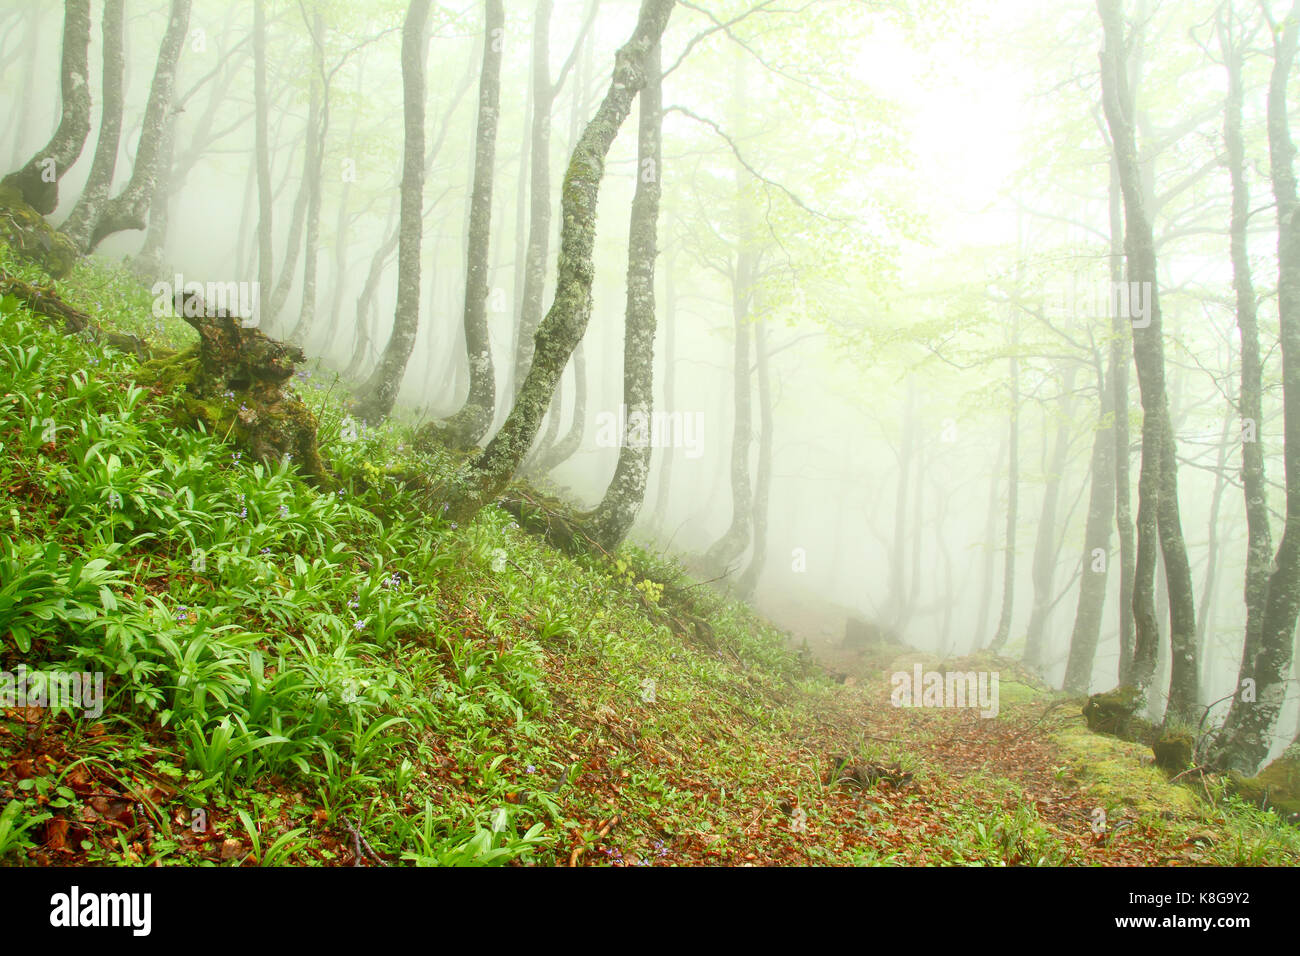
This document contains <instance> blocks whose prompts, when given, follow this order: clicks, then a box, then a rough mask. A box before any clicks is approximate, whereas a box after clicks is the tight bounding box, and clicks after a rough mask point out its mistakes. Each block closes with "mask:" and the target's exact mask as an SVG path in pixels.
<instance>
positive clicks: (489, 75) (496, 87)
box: [445, 0, 544, 445]
mask: <svg viewBox="0 0 1300 956" xmlns="http://www.w3.org/2000/svg"><path fill="white" fill-rule="evenodd" d="M505 22H506V14H505V7H504V6H503V4H502V2H501V0H487V18H486V23H485V30H484V36H483V68H482V70H481V72H480V73H479V89H478V135H477V137H476V139H475V146H474V192H473V195H472V197H471V199H470V212H469V259H468V263H467V266H466V270H465V312H464V323H465V354H466V357H467V358H468V359H469V395H468V396H467V397H466V399H465V404H464V406H463V407H462V408H461V410H460V411H459V412H457V413H456V414H455V415H454V416H452V417H451V418H450V419H448V421H447V422H446V423H445V427H446V428H447V429H448V431H449V432H450V433H451V435H452V436H453V438H454V440H455V441H456V442H458V443H459V444H462V445H475V444H478V442H479V441H480V440H481V439H482V438H483V436H484V435H486V434H487V431H488V429H489V428H490V427H491V426H492V419H493V416H494V415H495V414H496V370H495V369H494V368H493V364H492V342H491V339H490V338H489V336H488V325H487V299H488V275H489V266H488V252H489V246H490V244H491V232H492V185H493V178H494V176H495V175H496V148H497V127H498V126H499V125H500V120H501V48H502V44H503V42H504V32H505ZM543 42H544V41H543Z"/></svg>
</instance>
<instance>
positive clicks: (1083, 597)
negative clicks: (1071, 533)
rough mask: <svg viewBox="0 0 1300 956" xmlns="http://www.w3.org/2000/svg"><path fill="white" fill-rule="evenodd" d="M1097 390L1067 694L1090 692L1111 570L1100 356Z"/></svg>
mask: <svg viewBox="0 0 1300 956" xmlns="http://www.w3.org/2000/svg"><path fill="white" fill-rule="evenodd" d="M1096 366H1097V394H1098V397H1099V399H1100V403H1101V416H1100V418H1101V420H1100V422H1099V423H1098V425H1097V431H1096V434H1095V435H1094V436H1093V440H1092V468H1091V470H1090V472H1089V475H1090V477H1089V487H1088V518H1087V522H1086V524H1085V526H1084V533H1083V576H1082V578H1081V580H1080V582H1079V603H1078V605H1077V607H1076V608H1075V612H1074V630H1073V631H1072V632H1071V634H1070V653H1069V656H1068V657H1067V658H1066V662H1065V682H1064V684H1063V687H1064V689H1065V690H1066V692H1067V693H1071V694H1086V693H1087V692H1088V687H1089V685H1090V684H1091V682H1092V667H1093V663H1094V662H1095V660H1096V658H1097V641H1098V640H1099V638H1100V637H1101V620H1102V614H1103V612H1104V611H1105V607H1106V581H1107V578H1108V577H1109V573H1110V567H1109V565H1110V524H1111V519H1112V518H1113V517H1114V514H1115V462H1114V456H1115V437H1114V435H1113V434H1112V430H1113V429H1114V427H1115V401H1114V394H1113V392H1112V391H1111V390H1110V387H1109V383H1107V381H1106V376H1105V374H1104V373H1103V372H1102V364H1101V357H1100V356H1099V355H1098V356H1097V357H1096Z"/></svg>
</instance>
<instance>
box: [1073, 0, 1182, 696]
mask: <svg viewBox="0 0 1300 956" xmlns="http://www.w3.org/2000/svg"><path fill="white" fill-rule="evenodd" d="M1097 8H1098V11H1099V13H1100V15H1101V20H1102V26H1103V29H1104V31H1105V48H1104V49H1103V51H1102V56H1101V60H1102V71H1101V75H1102V90H1103V107H1104V109H1105V113H1106V120H1107V124H1108V126H1109V128H1110V133H1111V142H1112V148H1113V149H1114V152H1115V158H1116V161H1117V164H1118V167H1119V178H1120V189H1121V191H1122V193H1123V196H1124V213H1125V230H1124V232H1125V235H1124V246H1125V257H1126V259H1127V263H1128V270H1127V271H1128V283H1129V288H1130V289H1131V290H1137V295H1139V296H1141V298H1142V299H1143V300H1145V301H1146V304H1147V309H1146V310H1145V311H1146V314H1144V315H1142V316H1141V321H1140V322H1134V323H1133V325H1134V330H1133V357H1134V362H1135V363H1136V365H1137V372H1138V386H1139V389H1140V392H1141V395H1142V409H1143V420H1142V465H1141V470H1140V472H1139V478H1138V548H1137V561H1136V570H1135V581H1134V597H1133V603H1134V619H1135V624H1136V632H1137V633H1136V638H1137V640H1136V647H1135V655H1134V656H1135V661H1134V675H1133V676H1134V686H1135V690H1137V692H1138V696H1139V700H1140V702H1142V703H1145V699H1146V694H1147V692H1148V690H1149V685H1150V675H1151V667H1150V666H1149V665H1153V664H1154V662H1155V650H1156V644H1157V642H1158V640H1159V630H1158V628H1157V626H1156V615H1155V606H1154V604H1155V602H1154V575H1155V569H1156V567H1155V566H1156V560H1155V557H1156V549H1157V548H1158V549H1159V551H1160V553H1161V556H1162V557H1163V558H1164V565H1165V581H1166V586H1167V588H1168V593H1169V602H1170V653H1171V661H1170V688H1169V690H1170V696H1169V707H1168V709H1167V711H1166V719H1175V720H1188V721H1190V720H1194V717H1195V713H1194V712H1195V710H1196V707H1197V680H1198V674H1197V667H1196V608H1195V605H1194V603H1193V595H1192V582H1191V567H1190V565H1189V564H1188V560H1187V548H1186V545H1185V544H1184V541H1183V534H1182V527H1181V522H1180V516H1179V508H1178V473H1177V460H1176V454H1175V447H1174V432H1173V425H1172V422H1171V419H1170V415H1169V403H1168V397H1167V395H1166V393H1165V363H1164V343H1163V338H1162V336H1163V331H1162V323H1161V315H1160V300H1159V295H1158V289H1157V285H1156V252H1155V240H1154V236H1153V234H1152V228H1151V222H1150V220H1149V219H1148V217H1147V212H1146V206H1145V201H1144V198H1143V191H1142V179H1141V169H1140V167H1139V164H1138V152H1137V140H1136V136H1135V134H1134V129H1133V119H1132V112H1133V106H1132V100H1131V98H1130V97H1129V95H1128V80H1127V77H1126V76H1125V75H1124V71H1123V70H1122V69H1121V67H1120V64H1121V63H1122V62H1123V61H1122V52H1121V51H1122V50H1123V49H1124V24H1123V16H1122V12H1121V9H1120V0H1097ZM1148 290H1149V293H1148ZM1128 304H1129V309H1128V310H1127V312H1128V317H1129V318H1130V319H1137V318H1138V316H1137V315H1135V314H1134V310H1133V308H1132V303H1131V302H1129V303H1128Z"/></svg>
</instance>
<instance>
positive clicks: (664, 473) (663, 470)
mask: <svg viewBox="0 0 1300 956" xmlns="http://www.w3.org/2000/svg"><path fill="white" fill-rule="evenodd" d="M670 225H671V221H670ZM673 279H674V275H673V255H672V253H671V252H670V253H669V254H668V255H667V257H666V258H665V260H664V401H663V407H664V412H665V413H666V414H668V415H672V414H673V412H674V410H675V407H676V403H675V402H674V400H673V393H674V389H675V386H676V384H677V369H676V354H677V349H676V347H677V341H676V339H677V286H676V283H675V282H674V281H673ZM675 457H676V456H675V455H670V454H666V453H661V454H660V456H659V483H658V486H657V487H656V489H655V508H654V519H653V522H654V526H655V528H657V529H660V530H662V528H663V523H664V518H665V516H666V515H667V513H668V495H669V492H670V491H671V490H672V477H673V459H674V458H675Z"/></svg>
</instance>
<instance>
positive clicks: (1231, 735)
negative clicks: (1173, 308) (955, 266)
mask: <svg viewBox="0 0 1300 956" xmlns="http://www.w3.org/2000/svg"><path fill="white" fill-rule="evenodd" d="M1273 36H1274V39H1273V70H1272V74H1271V76H1270V79H1269V88H1268V156H1269V172H1270V176H1271V179H1272V183H1273V198H1274V201H1275V203H1276V214H1277V233H1278V236H1277V270H1278V277H1277V298H1278V323H1279V327H1280V344H1281V351H1282V394H1283V399H1282V411H1283V426H1282V427H1283V435H1284V447H1283V453H1282V461H1283V466H1284V470H1285V473H1286V525H1285V528H1284V529H1283V531H1282V539H1281V542H1280V543H1279V545H1278V549H1277V554H1276V556H1275V557H1274V559H1273V567H1272V571H1271V574H1270V575H1269V579H1268V584H1267V597H1266V599H1265V604H1264V614H1263V620H1262V622H1261V626H1260V633H1259V648H1258V650H1257V651H1256V653H1255V658H1254V661H1253V667H1252V669H1251V673H1250V677H1251V678H1252V679H1253V680H1254V682H1255V694H1254V696H1255V698H1256V699H1255V700H1254V702H1249V701H1245V700H1242V697H1243V696H1245V695H1243V694H1241V693H1240V692H1239V693H1238V695H1237V697H1236V698H1234V700H1233V704H1232V708H1231V710H1230V711H1229V714H1228V720H1227V721H1225V724H1224V727H1223V731H1222V733H1221V735H1220V737H1219V739H1218V740H1217V741H1216V743H1215V747H1214V749H1213V751H1212V757H1211V759H1212V760H1213V762H1214V763H1215V764H1216V765H1218V766H1222V767H1230V768H1232V769H1235V770H1239V771H1241V772H1242V773H1254V771H1255V770H1256V768H1257V767H1258V766H1259V765H1260V763H1262V762H1263V760H1264V758H1265V757H1267V756H1268V752H1269V750H1270V747H1271V742H1272V741H1271V735H1272V732H1273V728H1274V725H1275V724H1276V723H1277V718H1278V714H1279V713H1280V712H1281V709H1282V705H1283V702H1284V699H1285V695H1286V683H1287V678H1288V677H1289V676H1290V669H1291V656H1292V653H1293V646H1292V644H1293V640H1294V634H1295V629H1296V619H1297V617H1298V616H1300V221H1298V220H1297V216H1298V215H1300V202H1297V198H1296V177H1295V170H1294V168H1293V166H1292V163H1293V161H1294V158H1295V145H1294V144H1293V143H1292V140H1291V129H1290V124H1289V122H1288V119H1287V105H1286V86H1287V80H1288V79H1289V77H1290V73H1291V67H1292V65H1293V64H1294V62H1295V58H1296V52H1297V47H1298V46H1300V0H1296V2H1295V3H1293V4H1292V7H1291V10H1290V13H1289V14H1288V15H1287V18H1286V20H1285V21H1284V22H1283V23H1282V24H1279V25H1277V28H1276V29H1275V30H1274V34H1273ZM1244 361H1245V359H1244V356H1243V363H1244ZM1243 373H1244V366H1243ZM1243 379H1244V374H1243ZM1243 392H1244V383H1243Z"/></svg>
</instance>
